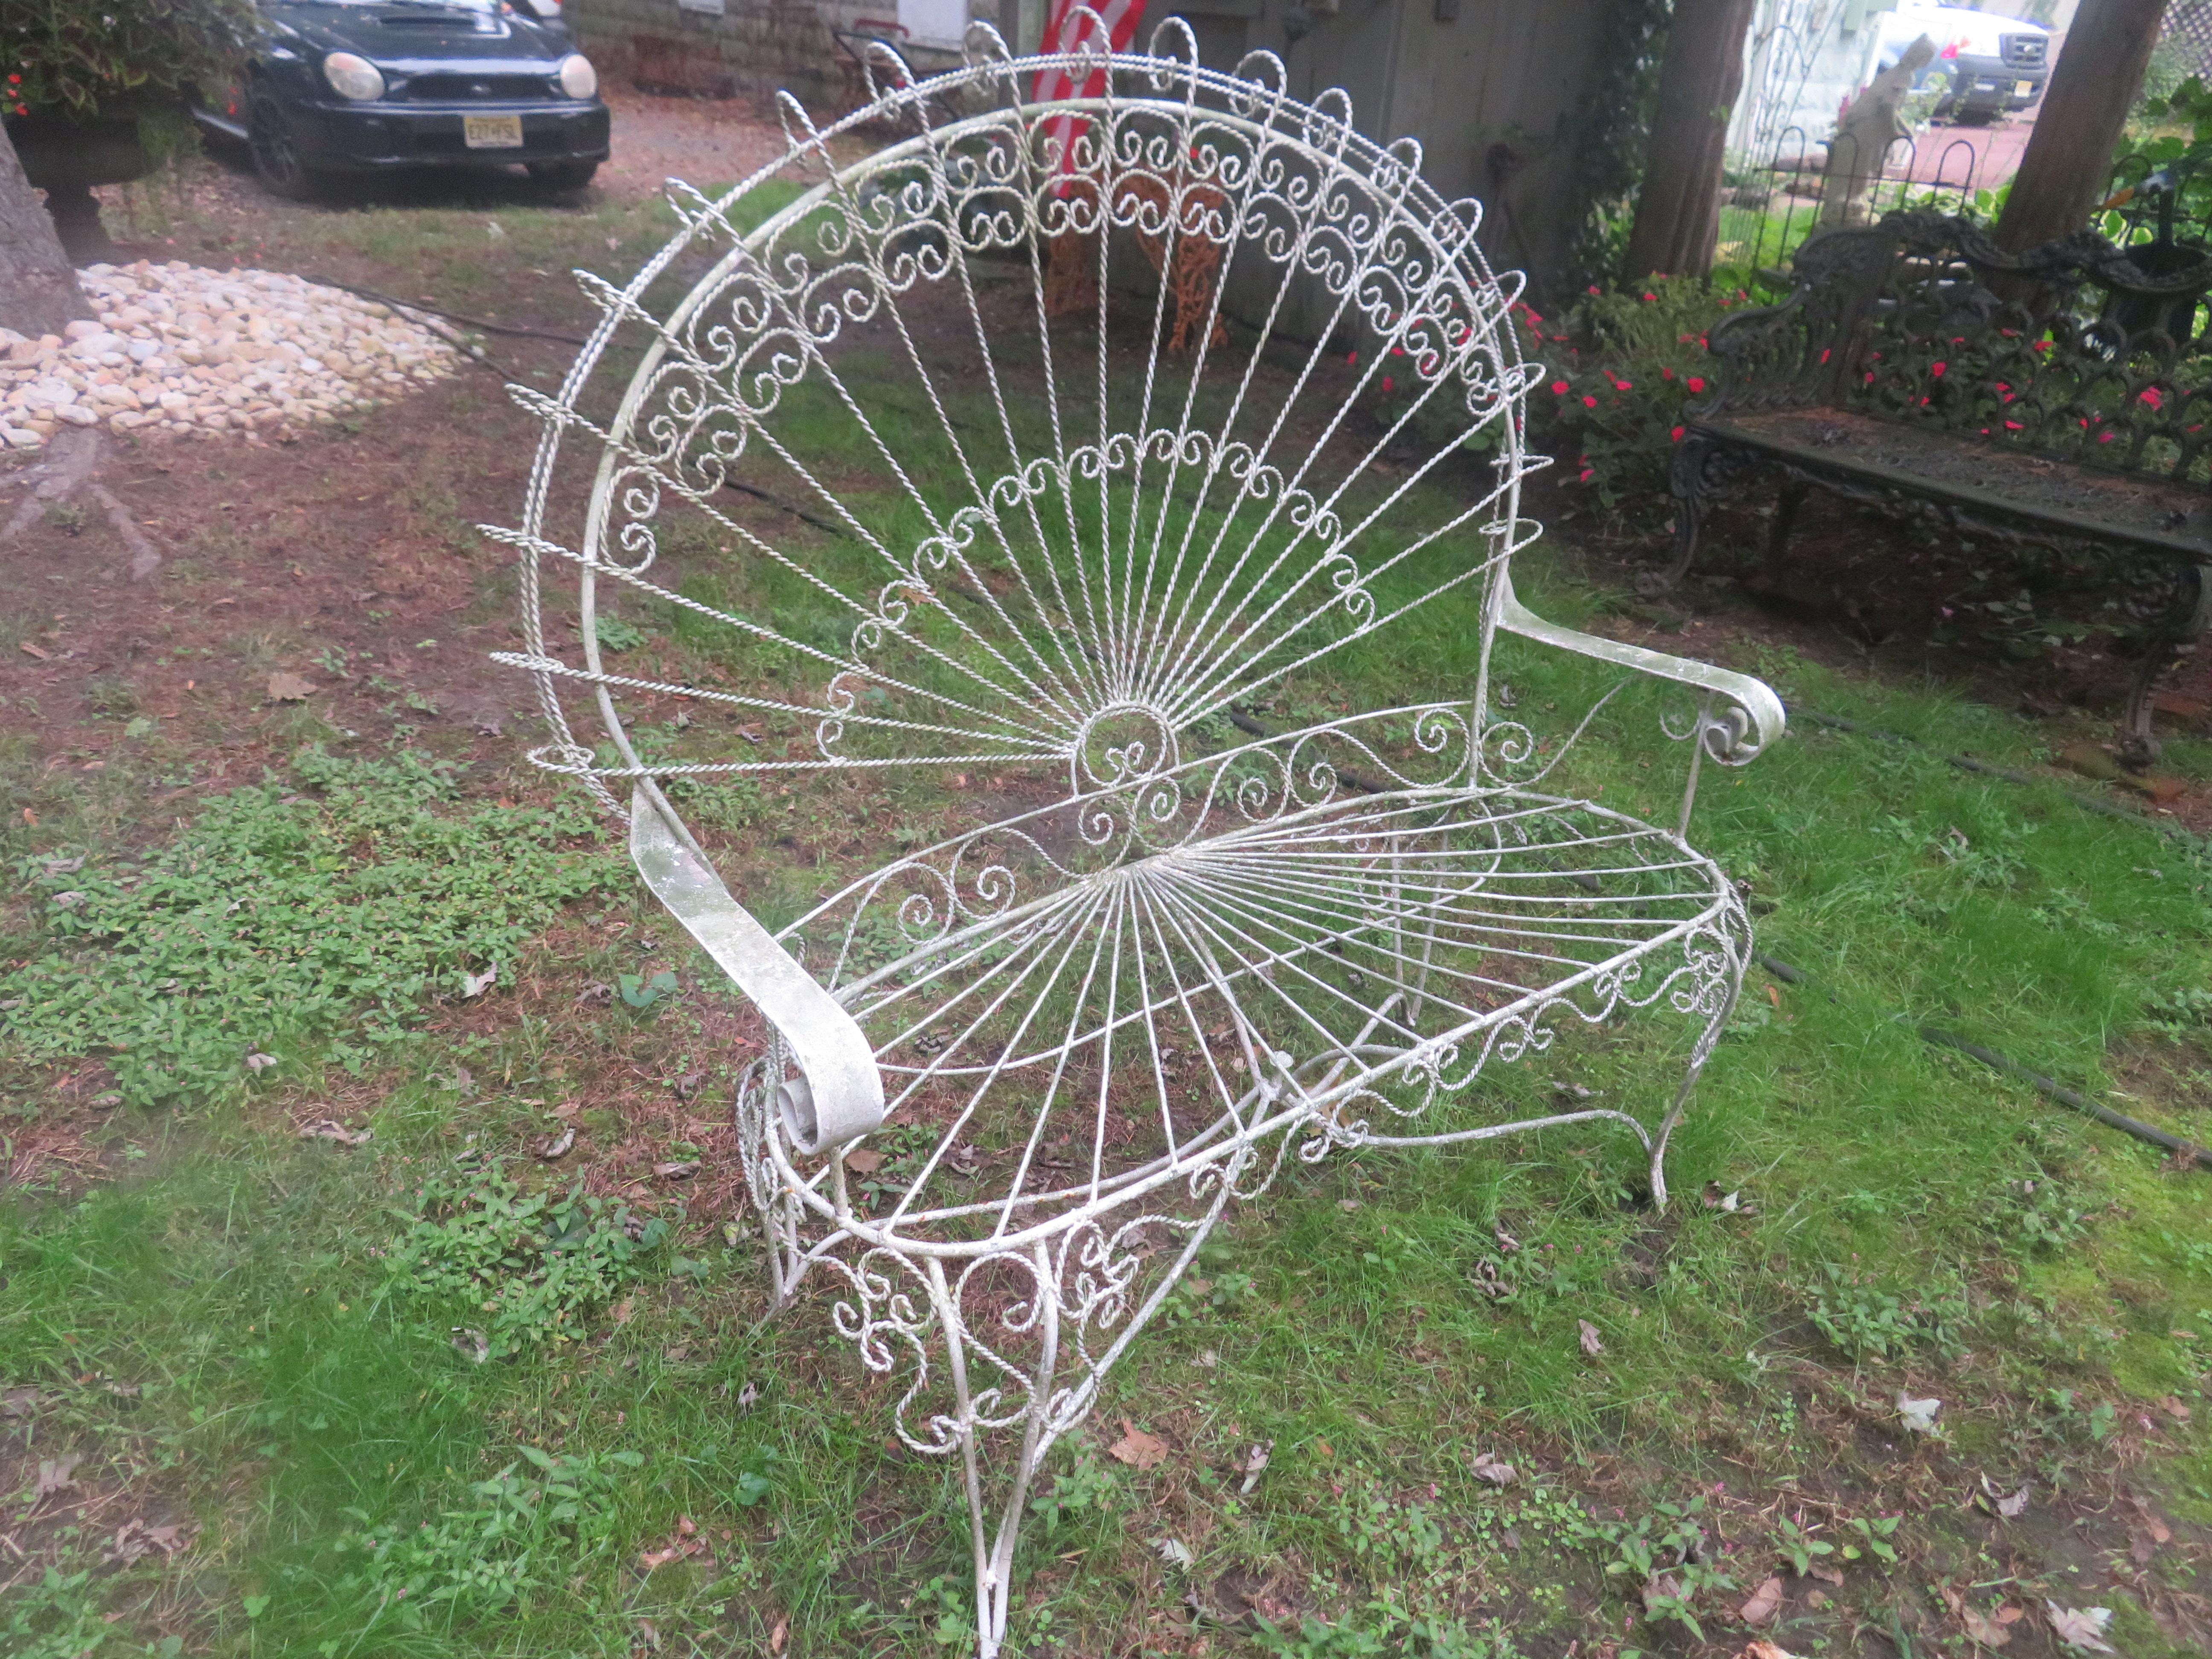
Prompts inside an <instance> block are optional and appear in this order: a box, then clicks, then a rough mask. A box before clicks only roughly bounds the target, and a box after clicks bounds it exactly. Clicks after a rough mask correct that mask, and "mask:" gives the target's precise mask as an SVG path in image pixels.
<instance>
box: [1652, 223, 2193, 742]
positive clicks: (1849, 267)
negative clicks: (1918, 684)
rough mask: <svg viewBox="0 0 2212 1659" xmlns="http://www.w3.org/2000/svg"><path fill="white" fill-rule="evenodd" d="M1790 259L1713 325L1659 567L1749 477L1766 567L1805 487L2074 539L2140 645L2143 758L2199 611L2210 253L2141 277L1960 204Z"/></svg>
mask: <svg viewBox="0 0 2212 1659" xmlns="http://www.w3.org/2000/svg"><path fill="white" fill-rule="evenodd" d="M1794 275H1795V277H1796V288H1795V289H1794V291H1793V292H1792V293H1791V294H1790V297H1789V298H1788V299H1787V300H1785V301H1783V302H1782V303H1781V304H1779V305H1777V306H1771V307H1763V308H1760V309H1757V310H1752V311H1744V312H1739V313H1735V315H1733V316H1730V317H1729V318H1726V319H1723V321H1722V322H1721V323H1720V325H1718V326H1717V327H1716V328H1714V329H1713V330H1712V331H1711V337H1710V338H1711V347H1712V350H1713V353H1714V355H1715V356H1717V357H1719V358H1720V360H1721V362H1722V364H1723V368H1722V369H1721V372H1720V374H1718V375H1717V376H1716V377H1715V380H1716V389H1715V392H1714V395H1713V396H1712V397H1711V398H1710V399H1709V400H1707V401H1706V402H1705V403H1703V404H1698V405H1695V406H1693V407H1692V409H1691V410H1690V411H1689V414H1688V418H1687V419H1686V422H1685V425H1686V431H1685V433H1684V435H1683V437H1682V440H1681V442H1680V447H1679V448H1678V450H1677V453H1676V454H1675V457H1674V472H1673V478H1672V489H1673V494H1674V500H1675V518H1674V562H1673V564H1672V566H1671V568H1668V570H1667V571H1666V572H1665V573H1664V575H1663V577H1662V579H1661V581H1662V585H1663V584H1666V583H1671V582H1673V581H1674V580H1679V579H1680V576H1681V575H1682V574H1684V573H1685V572H1686V571H1687V570H1688V568H1689V567H1690V563H1691V561H1692V559H1693V558H1694V557H1695V556H1696V553H1697V550H1698V540H1699V533H1700V532H1701V531H1702V529H1703V527H1704V525H1705V519H1706V517H1707V515H1708V514H1709V513H1711V510H1712V507H1713V505H1714V503H1715V502H1716V501H1717V500H1718V499H1720V498H1721V497H1722V496H1723V495H1724V494H1726V493H1727V492H1728V491H1729V490H1731V489H1735V487H1737V486H1738V485H1739V484H1740V483H1742V482H1743V481H1744V480H1745V479H1746V478H1747V477H1753V476H1757V477H1773V478H1776V479H1778V481H1779V483H1780V498H1779V502H1778V506H1777V507H1776V510H1775V513H1774V518H1773V520H1772V524H1771V528H1770V531H1769V534H1768V544H1767V555H1768V557H1769V559H1770V560H1771V561H1776V562H1778V561H1779V560H1780V559H1781V557H1782V556H1783V553H1784V549H1785V547H1786V544H1787V543H1788V540H1789V537H1790V526H1791V523H1792V520H1794V518H1795V515H1796V512H1797V509H1798V507H1799V505H1800V504H1801V503H1802V501H1803V500H1804V498H1805V495H1806V493H1807V491H1808V490H1809V489H1814V488H1816V487H1817V488H1819V489H1826V490H1829V491H1832V492H1833V493H1835V494H1838V495H1844V496H1846V497H1849V498H1850V499H1853V500H1857V501H1869V502H1875V503H1877V504H1881V505H1883V506H1885V507H1905V508H1908V509H1912V510H1917V511H1919V512H1922V513H1933V514H1934V515H1936V517H1937V518H1938V519H1939V520H1940V521H1941V522H1942V524H1944V525H1945V526H1948V527H1949V528H1951V529H1952V530H1954V531H1957V532H1963V533H1969V534H1972V535H1974V536H1977V537H1990V538H1997V539H1999V540H2002V541H2007V542H2010V543H2014V544H2033V545H2039V546H2045V547H2052V548H2056V549H2057V550H2060V551H2062V552H2063V553H2067V554H2070V555H2073V556H2076V557H2080V556H2083V555H2088V556H2093V558H2094V560H2095V562H2097V563H2099V564H2101V565H2104V566H2106V567H2107V568H2112V569H2113V571H2114V574H2116V575H2117V576H2118V583H2117V587H2118V592H2119V594H2120V596H2121V609H2122V611H2123V614H2124V617H2125V626H2124V629H2123V630H2122V633H2123V637H2124V639H2125V640H2126V641H2127V644H2128V645H2129V646H2131V647H2134V648H2135V649H2136V650H2138V651H2140V653H2141V659H2140V665H2139V666H2138V668H2137V671H2136V674H2135V676H2134V682H2133V685H2132V688H2131V690H2130V695H2129V698H2128V705H2127V712H2126V715H2125V726H2124V729H2125V731H2126V732H2127V733H2128V735H2129V738H2130V741H2131V742H2132V743H2133V744H2136V745H2137V746H2139V747H2140V749H2141V750H2142V751H2143V752H2144V753H2146V754H2148V753H2149V752H2153V751H2154V745H2153V740H2152V734H2151V696H2152V691H2153V688H2154V684H2155V681H2156V679H2157V677H2158V676H2159V674H2160V672H2161V671H2163V670H2164V669H2165V668H2166V667H2167V666H2168V665H2170V663H2171V662H2172V659H2173V656H2174V654H2175V653H2176V652H2177V651H2178V650H2179V649H2180V648H2182V647H2185V646H2186V645H2187V644H2188V643H2189V642H2190V641H2193V640H2195V639H2196V638H2197V635H2199V634H2200V633H2201V632H2202V631H2203V629H2204V627H2205V625H2206V623H2207V622H2208V620H2212V610H2208V605H2212V584H2208V583H2207V581H2206V580H2205V578H2206V574H2207V573H2206V569H2205V567H2206V566H2207V564H2208V563H2212V495H2208V493H2207V483H2208V482H2212V392H2208V391H2207V389H2206V388H2207V386H2208V385H2212V348H2208V346H2207V344H2206V343H2205V341H2204V340H2203V338H2201V337H2197V335H2196V333H2195V332H2194V325H2195V317H2196V313H2197V297H2198V296H2199V295H2202V293H2203V291H2204V289H2205V287H2206V284H2207V282H2208V280H2212V261H2203V262H2198V263H2197V264H2195V265H2193V266H2191V267H2190V268H2188V269H2185V270H2177V271H2173V272H2172V273H2169V274H2166V275H2162V276H2150V275H2146V274H2145V273H2144V272H2142V271H2141V270H2137V269H2136V267H2135V266H2134V265H2133V264H2130V263H2129V261H2128V259H2127V258H2126V256H2125V255H2124V253H2122V252H2120V251H2119V250H2118V249H2116V248H2115V247H2113V246H2112V244H2111V243H2109V242H2106V240H2103V239H2102V238H2101V237H2099V236H2096V235H2093V234H2089V233H2087V232H2084V233H2081V234H2078V235H2076V236H2074V237H2069V238H2068V239H2066V240H2063V241H2059V242H2054V243H2051V244H2049V245H2047V246H2043V247H2039V248H2035V249H2032V250H2030V251H2029V252H2026V253H2021V254H2008V253H2005V252H2001V251H2000V250H1998V249H1997V248H1996V247H1995V246H1992V245H1991V244H1990V242H1989V241H1988V240H1987V239H1985V238H1984V236H1983V235H1982V234H1981V233H1980V232H1979V231H1978V230H1977V229H1976V228H1974V227H1973V226H1972V224H1970V223H1968V222H1965V221H1963V220H1959V219H1955V218H1947V217H1942V216H1937V215H1935V214H1929V213H1893V214H1891V215H1889V216H1887V217H1886V218H1884V219H1883V220H1882V221H1881V222H1880V223H1879V224H1876V225H1872V226H1868V227H1865V228H1860V229H1850V230H1836V231H1830V232H1826V233H1823V234H1818V235H1815V236H1814V237H1813V238H1812V239H1810V240H1808V241H1807V242H1806V243H1805V245H1804V246H1802V247H1801V248H1800V249H1799V250H1798V251H1797V256H1796V260H1795V262H1794ZM2100 301H2101V303H2100ZM2169 326H2170V327H2172V328H2174V329H2176V330H2177V331H2179V337H2178V338H2177V337H2175V336H2174V335H2170V334H2168V333H2167V332H2166V331H2165V329H2166V327H2169ZM2107 591H2111V590H2110V589H2109V588H2108V589H2107Z"/></svg>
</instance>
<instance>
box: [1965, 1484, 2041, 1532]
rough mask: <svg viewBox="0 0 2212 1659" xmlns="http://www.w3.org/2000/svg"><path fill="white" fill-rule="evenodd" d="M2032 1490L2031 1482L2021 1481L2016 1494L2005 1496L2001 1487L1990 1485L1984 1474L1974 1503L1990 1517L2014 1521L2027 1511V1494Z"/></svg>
mask: <svg viewBox="0 0 2212 1659" xmlns="http://www.w3.org/2000/svg"><path fill="white" fill-rule="evenodd" d="M2034 1489H2035V1488H2034V1486H2033V1483H2032V1482H2029V1481H2025V1480H2023V1481H2022V1482H2021V1486H2020V1490H2019V1491H2018V1492H2013V1493H2010V1494H2007V1493H2006V1492H2004V1490H2003V1489H2002V1487H1999V1486H1993V1485H1991V1484H1990V1478H1989V1476H1987V1475H1986V1474H1985V1475H1984V1476H1983V1477H1982V1489H1981V1491H1980V1492H1978V1493H1976V1494H1975V1497H1974V1501H1975V1502H1976V1503H1978V1504H1980V1505H1981V1506H1982V1507H1983V1508H1984V1509H1985V1510H1989V1512H1990V1514H1992V1515H1997V1516H2003V1517H2004V1518H2005V1519H2006V1520H2008V1521H2016V1520H2018V1519H2019V1518H2020V1517H2021V1515H2022V1514H2024V1513H2025V1512H2026V1511H2027V1499H2028V1494H2029V1493H2030V1492H2033V1491H2034Z"/></svg>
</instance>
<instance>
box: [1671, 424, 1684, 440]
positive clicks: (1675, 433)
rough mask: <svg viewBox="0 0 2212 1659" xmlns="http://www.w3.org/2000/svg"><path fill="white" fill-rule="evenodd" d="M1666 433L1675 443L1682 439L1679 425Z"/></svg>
mask: <svg viewBox="0 0 2212 1659" xmlns="http://www.w3.org/2000/svg"><path fill="white" fill-rule="evenodd" d="M1668 438H1670V439H1672V440H1673V441H1674V442H1676V443H1680V442H1681V441H1682V428H1680V427H1679V426H1678V427H1676V428H1674V430H1673V431H1672V432H1670V433H1668Z"/></svg>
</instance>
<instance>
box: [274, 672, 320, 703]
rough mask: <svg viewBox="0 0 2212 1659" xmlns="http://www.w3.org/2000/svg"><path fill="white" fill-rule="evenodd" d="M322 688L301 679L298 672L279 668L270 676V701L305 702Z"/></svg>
mask: <svg viewBox="0 0 2212 1659" xmlns="http://www.w3.org/2000/svg"><path fill="white" fill-rule="evenodd" d="M321 689H322V688H321V687H320V686H318V685H314V684H310V683H309V682H307V681H306V680H303V679H301V678H300V677H299V676H298V675H297V674H292V673H287V672H285V671H283V670H282V669H279V670H278V671H276V673H274V674H271V675H270V677H269V701H270V702H306V701H307V699H308V698H310V697H312V696H314V695H315V693H316V692H318V691H319V690H321Z"/></svg>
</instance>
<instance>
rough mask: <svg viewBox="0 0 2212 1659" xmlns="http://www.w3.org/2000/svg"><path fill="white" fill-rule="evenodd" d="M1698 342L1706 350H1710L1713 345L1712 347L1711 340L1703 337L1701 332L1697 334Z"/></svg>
mask: <svg viewBox="0 0 2212 1659" xmlns="http://www.w3.org/2000/svg"><path fill="white" fill-rule="evenodd" d="M1698 343H1699V345H1701V346H1703V347H1705V349H1706V350H1708V351H1711V349H1713V347H1712V342H1711V341H1710V340H1708V339H1706V338H1705V336H1704V335H1702V334H1700V335H1699V336H1698Z"/></svg>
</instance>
